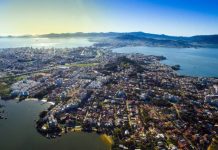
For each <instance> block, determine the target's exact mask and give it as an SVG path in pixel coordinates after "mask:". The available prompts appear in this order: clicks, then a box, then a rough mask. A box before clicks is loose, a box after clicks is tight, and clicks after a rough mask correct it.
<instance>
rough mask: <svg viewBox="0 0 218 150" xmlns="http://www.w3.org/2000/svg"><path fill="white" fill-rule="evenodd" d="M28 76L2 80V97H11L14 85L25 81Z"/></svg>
mask: <svg viewBox="0 0 218 150" xmlns="http://www.w3.org/2000/svg"><path fill="white" fill-rule="evenodd" d="M25 77H26V76H18V77H12V76H8V77H5V78H1V79H0V96H1V97H7V96H10V93H11V90H10V87H11V85H12V84H13V83H15V82H17V81H20V80H23V79H25Z"/></svg>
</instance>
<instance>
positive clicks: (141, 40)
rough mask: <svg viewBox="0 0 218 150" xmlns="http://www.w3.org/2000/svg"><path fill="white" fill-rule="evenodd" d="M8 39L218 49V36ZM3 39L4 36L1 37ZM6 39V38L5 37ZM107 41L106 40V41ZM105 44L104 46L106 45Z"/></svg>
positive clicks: (109, 34) (139, 34)
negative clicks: (70, 39)
mask: <svg viewBox="0 0 218 150" xmlns="http://www.w3.org/2000/svg"><path fill="white" fill-rule="evenodd" d="M7 37H8V38H32V37H38V38H72V37H74V38H77V37H87V38H93V39H94V40H96V41H97V42H99V44H102V43H104V44H105V45H108V44H109V45H110V44H111V43H113V44H118V45H124V46H125V45H128V43H129V44H131V45H146V46H161V47H218V35H197V36H190V37H184V36H169V35H164V34H151V33H144V32H126V33H119V32H107V33H101V32H99V33H96V32H93V33H83V32H77V33H61V34H56V33H51V34H43V35H36V36H33V35H24V36H7ZM0 38H3V36H0ZM4 38H5V36H4ZM105 39H106V40H105ZM104 44H103V45H104Z"/></svg>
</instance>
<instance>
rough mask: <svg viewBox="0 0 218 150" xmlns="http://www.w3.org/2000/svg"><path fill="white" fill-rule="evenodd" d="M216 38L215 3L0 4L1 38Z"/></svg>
mask: <svg viewBox="0 0 218 150" xmlns="http://www.w3.org/2000/svg"><path fill="white" fill-rule="evenodd" d="M110 31H114V32H131V31H143V32H148V33H158V34H169V35H182V36H190V35H199V34H218V0H34V1H33V0H31V1H30V0H0V35H8V34H11V35H21V34H43V33H51V32H53V33H63V32H110Z"/></svg>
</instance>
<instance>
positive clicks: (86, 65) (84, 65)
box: [65, 63, 98, 67]
mask: <svg viewBox="0 0 218 150" xmlns="http://www.w3.org/2000/svg"><path fill="white" fill-rule="evenodd" d="M96 65H98V63H80V64H76V63H74V64H65V66H66V67H92V66H96Z"/></svg>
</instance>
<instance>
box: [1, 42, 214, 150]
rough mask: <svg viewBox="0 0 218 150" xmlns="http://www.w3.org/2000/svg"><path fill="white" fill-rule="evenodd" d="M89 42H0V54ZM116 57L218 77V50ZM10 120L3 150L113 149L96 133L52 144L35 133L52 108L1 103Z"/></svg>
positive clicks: (149, 50)
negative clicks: (158, 61) (148, 59)
mask: <svg viewBox="0 0 218 150" xmlns="http://www.w3.org/2000/svg"><path fill="white" fill-rule="evenodd" d="M91 45H93V42H90V41H89V39H86V38H67V39H66V38H64V39H63V38H52V39H49V38H0V50H3V51H4V50H7V49H6V48H16V47H34V48H75V47H82V46H91ZM113 52H117V53H141V54H145V55H158V56H165V57H166V58H167V59H166V60H164V61H162V63H164V64H167V65H177V64H178V65H180V66H181V70H179V71H178V74H181V75H187V76H198V77H218V48H159V47H122V48H115V49H113ZM0 104H1V105H4V106H5V107H3V108H0V111H2V110H4V111H5V112H4V115H5V116H6V117H7V119H5V120H4V119H3V120H0V147H1V148H0V149H2V150H39V149H40V150H48V149H52V150H60V149H61V150H107V149H110V147H109V146H108V145H107V144H106V143H104V142H103V141H102V140H101V139H100V136H99V135H97V134H95V133H84V132H74V133H68V134H66V135H63V136H62V137H59V138H56V139H53V140H49V139H46V138H45V137H43V136H41V135H40V134H39V133H38V132H37V131H36V129H35V120H37V119H38V115H39V113H40V112H41V111H43V110H45V109H47V108H48V107H49V104H47V103H46V104H45V103H42V102H40V101H22V102H18V101H16V100H9V101H2V100H0Z"/></svg>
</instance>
